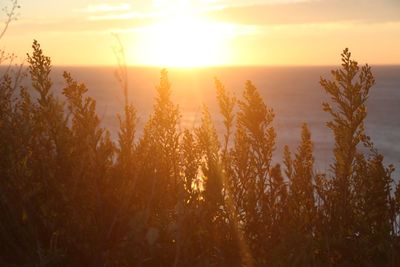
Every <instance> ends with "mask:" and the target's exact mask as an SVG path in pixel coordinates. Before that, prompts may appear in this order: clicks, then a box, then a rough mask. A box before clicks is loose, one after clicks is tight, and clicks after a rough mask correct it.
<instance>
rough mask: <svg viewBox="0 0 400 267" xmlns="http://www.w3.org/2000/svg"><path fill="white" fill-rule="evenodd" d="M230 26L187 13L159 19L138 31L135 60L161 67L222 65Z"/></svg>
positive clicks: (181, 12) (230, 31) (224, 60)
mask: <svg viewBox="0 0 400 267" xmlns="http://www.w3.org/2000/svg"><path fill="white" fill-rule="evenodd" d="M233 35H234V25H231V24H223V23H219V22H216V21H212V20H210V19H207V18H206V17H202V16H200V15H198V14H195V13H193V12H190V11H189V10H185V11H180V12H175V13H172V14H168V15H164V16H161V17H160V18H159V19H158V21H157V22H156V23H155V24H153V25H150V26H148V27H146V28H145V29H143V31H142V35H141V39H139V42H140V45H139V46H140V48H139V51H140V54H137V57H138V58H136V59H135V61H138V62H142V63H143V64H144V65H153V66H165V67H202V66H215V65H222V64H223V63H224V62H226V61H227V60H229V58H230V56H231V55H230V50H229V40H230V38H231V37H232V36H233Z"/></svg>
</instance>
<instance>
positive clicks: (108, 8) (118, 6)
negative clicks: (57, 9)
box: [78, 3, 131, 13]
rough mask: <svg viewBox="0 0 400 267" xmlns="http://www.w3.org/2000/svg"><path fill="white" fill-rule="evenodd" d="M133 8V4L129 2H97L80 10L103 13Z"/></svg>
mask: <svg viewBox="0 0 400 267" xmlns="http://www.w3.org/2000/svg"><path fill="white" fill-rule="evenodd" d="M130 9H131V5H130V4H129V3H114V4H106V3H103V4H96V5H89V6H87V7H86V8H84V9H80V10H78V11H80V12H84V13H103V12H115V11H127V10H130Z"/></svg>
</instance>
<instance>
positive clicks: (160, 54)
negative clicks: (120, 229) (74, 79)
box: [0, 0, 400, 66]
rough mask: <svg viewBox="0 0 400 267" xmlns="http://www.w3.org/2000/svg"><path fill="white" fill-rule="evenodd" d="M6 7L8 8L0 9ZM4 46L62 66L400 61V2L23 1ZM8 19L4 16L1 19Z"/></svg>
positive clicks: (269, 0) (319, 0) (243, 0)
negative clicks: (35, 52) (119, 55)
mask: <svg viewBox="0 0 400 267" xmlns="http://www.w3.org/2000/svg"><path fill="white" fill-rule="evenodd" d="M0 3H1V4H2V5H3V6H4V5H5V4H7V3H9V1H6V0H3V1H1V2H0ZM19 4H20V5H21V9H20V10H19V11H18V13H19V14H18V19H17V20H16V21H13V22H12V23H11V24H10V26H9V28H8V30H7V32H6V35H5V36H4V37H3V38H2V39H1V40H0V48H1V49H5V50H6V51H8V52H14V53H16V54H17V55H18V56H19V58H20V59H21V60H23V59H24V58H25V56H24V55H25V54H26V53H27V52H30V50H31V44H32V41H33V40H34V39H36V40H38V41H39V42H40V43H41V45H42V48H43V50H44V51H45V53H46V54H47V55H49V56H50V57H51V58H52V62H53V64H54V65H113V64H115V63H116V58H115V53H114V51H115V48H116V47H117V46H118V41H117V39H116V37H115V34H116V35H117V36H118V38H119V39H120V41H121V43H122V44H123V47H124V51H125V57H126V62H127V64H128V65H156V66H211V65H334V64H338V63H339V60H340V57H339V56H340V53H341V51H342V50H343V49H344V48H346V47H348V48H349V49H350V50H351V51H352V53H353V55H354V57H355V58H356V59H358V60H359V61H360V62H368V63H370V64H379V65H381V64H400V0H379V1H378V0H376V1H372V0H192V1H183V0H169V1H167V0H153V1H152V0H136V1H135V0H116V1H115V0H113V1H111V0H110V1H105V0H57V1H55V0H19ZM3 17H4V15H3Z"/></svg>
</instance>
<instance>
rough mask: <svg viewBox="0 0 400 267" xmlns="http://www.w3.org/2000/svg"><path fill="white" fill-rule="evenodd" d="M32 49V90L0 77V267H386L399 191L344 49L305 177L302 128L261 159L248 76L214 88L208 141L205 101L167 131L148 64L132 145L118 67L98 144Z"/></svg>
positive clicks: (364, 88) (393, 258)
mask: <svg viewBox="0 0 400 267" xmlns="http://www.w3.org/2000/svg"><path fill="white" fill-rule="evenodd" d="M32 48H33V53H32V54H29V55H28V60H27V62H28V64H29V67H28V74H29V78H28V79H29V80H30V81H31V85H30V86H26V87H24V86H19V79H13V76H12V75H11V73H9V72H7V73H5V74H4V75H3V76H2V78H1V82H0V214H1V219H0V265H1V266H399V264H400V261H399V260H400V259H399V256H400V255H399V251H400V239H399V234H400V228H399V216H400V186H399V185H397V186H396V185H395V184H394V181H393V180H392V177H391V176H392V172H393V166H385V165H384V163H383V156H382V155H381V154H379V152H378V151H377V150H376V149H375V147H374V145H373V143H372V141H371V139H370V138H369V137H368V136H367V135H366V134H365V131H364V120H365V118H366V115H367V112H366V101H367V99H368V94H369V90H370V88H371V87H372V85H373V83H374V78H373V75H372V73H371V68H370V67H369V66H365V67H362V68H360V67H359V66H358V64H357V62H355V61H354V60H352V59H351V55H350V52H349V51H348V50H347V49H346V50H344V52H343V54H342V63H343V64H342V67H341V68H339V69H338V70H334V71H333V72H332V74H333V77H332V80H327V79H321V85H322V87H323V88H324V89H325V91H326V92H327V93H328V95H329V96H330V97H331V101H330V102H329V103H324V104H323V108H324V110H325V111H327V112H328V113H329V114H330V116H331V118H332V120H331V121H329V122H328V127H329V128H331V129H332V131H333V134H334V138H335V147H334V151H333V152H334V162H333V164H332V168H331V170H330V171H327V172H326V173H316V172H315V169H314V155H313V142H312V139H311V131H310V129H309V127H308V126H307V124H303V126H302V127H301V141H300V144H299V145H298V147H297V150H295V151H294V152H293V153H292V152H291V151H290V149H289V148H288V147H287V146H286V147H285V149H284V158H283V161H282V163H283V166H284V167H283V168H281V165H280V164H275V163H274V162H273V155H274V151H275V146H276V144H275V142H276V138H277V136H276V132H275V129H274V127H273V120H274V112H273V110H272V109H270V108H269V107H268V105H267V104H266V103H265V102H264V99H263V98H262V97H261V95H260V93H259V91H258V89H257V88H256V86H255V85H254V84H252V83H251V82H250V81H248V82H246V84H245V88H244V91H243V95H242V97H240V98H239V99H236V97H235V96H233V95H232V94H231V93H230V92H229V91H228V90H227V89H226V88H225V87H224V85H223V84H222V82H221V81H219V80H216V81H215V86H216V92H217V100H218V104H219V107H220V111H221V115H222V118H223V123H224V127H225V130H224V133H223V134H224V135H223V137H222V138H221V140H220V139H219V136H218V134H217V132H216V130H215V127H214V124H213V120H212V116H211V114H210V113H209V111H208V109H207V107H204V109H203V116H202V120H201V123H200V124H199V125H198V126H197V127H196V128H194V129H191V130H189V129H183V130H181V128H180V112H179V108H178V106H177V105H175V104H174V103H173V102H172V100H171V94H172V90H171V84H170V81H169V78H168V72H167V71H166V70H162V71H161V78H160V82H159V85H158V86H157V88H156V90H157V96H156V98H155V104H154V111H153V113H152V114H151V116H150V118H149V120H148V121H147V123H146V125H145V127H144V131H143V134H142V135H140V136H137V134H136V125H137V116H136V110H135V108H134V107H133V105H132V104H131V103H130V101H129V97H128V84H127V80H126V78H127V77H126V75H127V73H126V69H125V68H124V66H123V65H120V66H119V70H118V72H117V75H118V79H119V81H120V84H121V88H122V90H123V93H124V97H125V105H124V111H123V113H122V114H120V115H118V118H119V122H120V130H119V133H118V137H117V139H116V140H112V139H111V138H110V134H109V133H108V131H107V130H106V129H104V128H103V127H102V126H101V120H100V118H99V116H98V115H97V113H96V101H95V100H94V99H93V98H91V97H89V96H87V91H88V89H87V88H86V86H85V85H84V84H81V83H78V82H77V81H76V80H74V78H73V77H72V76H71V75H70V74H69V73H64V74H63V77H64V80H65V86H64V89H63V91H62V96H57V95H55V94H54V93H53V82H52V80H51V78H50V74H51V60H50V58H49V57H47V56H45V55H44V54H43V51H42V49H41V47H40V45H39V43H38V42H36V41H35V42H34V43H33V46H32ZM361 148H362V149H361Z"/></svg>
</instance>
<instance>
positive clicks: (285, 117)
mask: <svg viewBox="0 0 400 267" xmlns="http://www.w3.org/2000/svg"><path fill="white" fill-rule="evenodd" d="M334 68H336V67H334V66H333V67H220V68H199V69H169V70H168V71H169V78H170V81H171V84H172V90H173V93H172V98H173V100H174V101H175V103H177V104H178V105H179V108H180V111H181V114H182V122H181V127H182V128H189V129H190V128H193V127H195V126H196V125H197V123H198V122H199V120H200V117H201V110H202V105H203V104H206V105H207V106H208V107H209V110H210V111H211V114H212V116H213V119H214V122H215V125H216V128H217V131H218V133H219V134H220V136H221V137H222V130H223V128H222V119H221V116H220V115H219V113H218V106H217V102H216V94H215V88H214V77H217V78H218V79H220V80H221V81H222V82H223V84H224V85H225V87H226V88H227V89H228V90H231V91H232V92H233V93H234V94H235V95H236V96H237V97H238V98H240V97H241V95H242V91H243V88H244V84H245V82H246V81H247V80H251V81H252V82H253V83H254V84H255V86H256V87H257V88H258V90H259V91H260V93H261V95H262V97H263V98H264V101H265V102H266V104H267V105H268V106H269V107H270V108H272V109H273V110H274V112H275V120H274V126H275V128H276V130H277V150H276V153H275V157H274V160H275V161H276V162H279V161H280V160H281V156H282V149H283V146H284V145H285V144H288V145H289V146H290V148H291V149H292V151H294V150H295V149H296V146H297V144H298V142H299V140H300V127H301V124H302V123H303V122H306V123H308V124H309V126H310V129H311V134H312V139H313V142H314V151H315V159H316V168H317V170H320V171H325V170H327V169H329V165H330V163H331V162H332V157H333V153H332V148H333V136H332V133H331V131H330V129H328V128H327V127H326V122H327V121H328V120H329V116H328V114H326V113H325V112H323V111H322V106H321V104H322V102H323V101H329V97H328V95H327V94H326V93H325V92H324V90H323V89H322V88H321V86H320V85H319V80H320V77H321V76H322V77H326V78H330V77H331V76H330V70H331V69H334ZM64 70H65V71H68V72H70V73H71V74H72V75H73V77H74V78H75V79H76V80H78V81H79V82H82V83H85V84H86V85H87V87H88V89H89V95H91V96H93V97H94V98H95V99H96V101H97V108H98V113H99V115H100V117H101V119H102V123H103V125H104V126H106V127H107V128H108V129H110V131H111V133H112V136H114V137H116V133H117V131H118V120H117V117H116V114H117V113H120V112H122V108H123V102H124V101H123V92H122V89H121V88H120V87H119V85H118V82H117V79H116V77H115V68H112V67H54V68H53V73H52V77H53V81H54V85H55V86H54V87H55V90H56V92H57V94H59V93H60V91H61V89H62V88H63V86H64V85H65V84H64V81H63V79H62V72H63V71H64ZM372 70H373V74H374V77H375V79H376V84H375V86H374V87H373V88H372V89H371V91H370V97H369V100H368V103H367V109H368V117H367V120H366V132H367V134H368V135H370V136H371V137H372V140H373V142H374V143H375V145H376V147H377V148H378V150H379V151H380V152H381V153H382V154H383V155H384V156H385V162H386V163H387V164H394V165H395V166H396V167H398V168H400V66H375V67H373V68H372ZM159 77H160V69H159V68H129V69H128V80H129V97H130V100H131V102H132V103H133V104H134V106H135V107H136V109H137V111H138V116H139V126H138V131H139V134H140V132H141V130H142V129H143V125H144V124H145V123H146V121H147V119H148V116H149V114H150V113H151V112H152V107H153V100H154V97H155V86H156V85H157V83H158V82H159ZM60 97H61V96H60ZM399 173H400V172H399V171H396V176H399Z"/></svg>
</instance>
